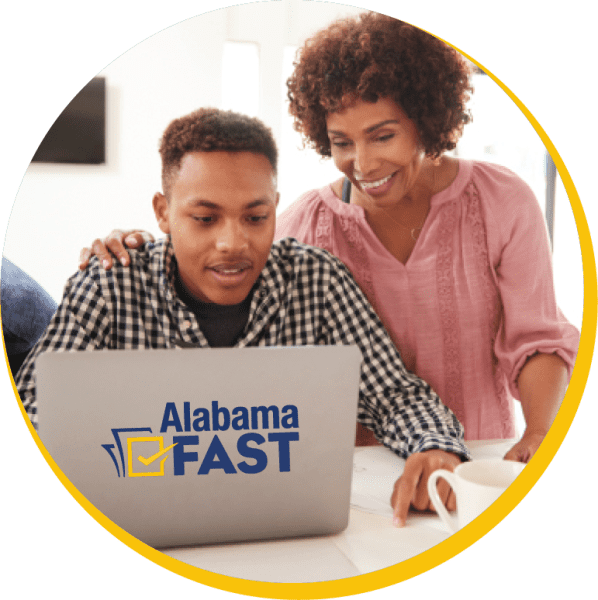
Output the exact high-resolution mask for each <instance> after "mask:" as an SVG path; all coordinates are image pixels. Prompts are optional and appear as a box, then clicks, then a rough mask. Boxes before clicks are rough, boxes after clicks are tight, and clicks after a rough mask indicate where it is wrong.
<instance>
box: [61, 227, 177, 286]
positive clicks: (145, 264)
mask: <svg viewBox="0 0 598 600" xmlns="http://www.w3.org/2000/svg"><path fill="white" fill-rule="evenodd" d="M171 250H172V246H171V245H170V244H169V242H168V240H167V239H161V240H158V241H157V242H146V243H145V244H143V245H142V246H140V247H139V248H137V249H135V250H133V249H131V250H129V256H130V257H131V260H130V263H129V265H128V266H126V267H125V266H123V265H121V264H120V263H119V262H118V261H117V260H113V264H112V268H111V269H110V270H106V269H104V267H103V266H102V265H101V263H100V260H99V259H98V257H97V256H94V257H92V258H91V260H90V261H89V265H88V267H87V268H86V269H85V270H83V271H78V272H77V273H75V274H74V275H72V276H71V277H70V278H69V280H68V281H67V284H66V289H67V290H68V289H70V290H74V289H82V288H83V289H89V288H90V286H97V287H98V288H99V289H103V288H106V287H109V288H113V287H114V285H115V284H116V282H125V281H131V280H133V279H139V278H140V277H141V278H144V279H145V278H147V277H156V276H158V275H160V274H161V272H162V270H163V269H164V263H165V258H166V257H167V256H168V255H170V254H171Z"/></svg>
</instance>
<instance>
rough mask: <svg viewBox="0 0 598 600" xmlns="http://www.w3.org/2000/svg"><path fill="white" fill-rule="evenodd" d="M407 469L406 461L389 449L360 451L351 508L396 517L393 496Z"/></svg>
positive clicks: (352, 490)
mask: <svg viewBox="0 0 598 600" xmlns="http://www.w3.org/2000/svg"><path fill="white" fill-rule="evenodd" d="M404 468H405V460H404V459H402V458H399V457H398V456H397V455H396V454H394V453H393V452H392V451H391V450H389V449H388V448H384V447H383V446H372V447H370V448H360V449H359V450H358V451H356V452H355V453H354V455H353V484H352V486H351V506H352V507H353V508H357V509H359V510H363V511H365V512H369V513H374V514H378V515H385V516H388V517H392V507H391V506H390V496H391V494H392V490H393V487H394V484H395V482H396V480H397V479H398V478H399V477H400V476H401V475H402V473H403V469H404Z"/></svg>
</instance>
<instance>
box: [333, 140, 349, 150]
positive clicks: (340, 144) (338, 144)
mask: <svg viewBox="0 0 598 600" xmlns="http://www.w3.org/2000/svg"><path fill="white" fill-rule="evenodd" d="M330 143H331V144H332V145H333V146H336V147H337V148H346V147H347V146H349V145H350V143H351V142H349V141H345V140H336V141H332V142H330Z"/></svg>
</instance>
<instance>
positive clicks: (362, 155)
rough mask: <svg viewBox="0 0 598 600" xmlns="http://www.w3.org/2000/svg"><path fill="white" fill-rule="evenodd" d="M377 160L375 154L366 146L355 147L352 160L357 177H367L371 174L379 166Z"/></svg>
mask: <svg viewBox="0 0 598 600" xmlns="http://www.w3.org/2000/svg"><path fill="white" fill-rule="evenodd" d="M379 162H380V161H379V160H378V158H377V157H376V155H375V152H373V150H372V149H371V148H369V147H367V146H366V145H362V146H359V145H358V146H356V147H355V156H354V158H353V169H354V171H355V172H356V174H357V175H360V176H361V177H367V176H368V175H369V174H370V173H373V172H374V171H375V170H376V169H377V168H378V166H379Z"/></svg>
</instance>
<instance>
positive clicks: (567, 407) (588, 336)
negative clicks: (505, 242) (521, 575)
mask: <svg viewBox="0 0 598 600" xmlns="http://www.w3.org/2000/svg"><path fill="white" fill-rule="evenodd" d="M428 33H429V32H428ZM430 35H434V34H430ZM435 37H438V36H435ZM438 39H442V38H438ZM442 41H444V42H445V43H446V44H448V45H449V46H451V47H453V48H455V50H457V51H458V52H459V53H461V54H462V55H463V56H465V57H467V58H468V59H469V60H470V61H471V62H472V63H474V64H475V65H477V66H478V67H479V68H480V69H482V70H483V71H484V72H485V73H486V74H487V75H488V76H489V77H491V78H492V79H493V80H494V82H495V83H496V84H497V85H499V86H500V87H501V88H502V89H503V91H504V92H505V93H506V94H507V95H508V96H509V97H510V98H511V100H512V101H513V102H514V103H515V104H516V105H517V106H518V107H519V109H520V110H521V112H522V113H523V114H524V115H525V116H526V118H527V119H528V121H529V122H530V123H531V124H532V126H533V128H534V129H535V130H536V132H537V133H538V135H539V136H540V138H541V139H542V141H543V143H544V145H545V146H546V149H547V150H548V152H549V153H550V156H551V157H552V159H553V161H554V163H555V165H556V167H557V169H558V171H559V175H560V177H561V180H562V182H563V184H564V186H565V190H566V191H567V194H568V197H569V201H570V203H571V208H572V209H573V214H574V216H575V222H576V225H577V231H578V235H579V241H580V245H581V254H582V263H583V274H584V304H583V324H582V329H581V338H580V344H579V352H578V356H577V360H576V363H575V368H574V369H573V374H572V377H571V381H570V383H569V387H568V390H567V393H566V395H565V398H564V400H563V403H562V405H561V408H560V410H559V412H558V415H557V417H556V419H555V421H554V423H553V425H552V427H551V428H550V431H549V432H548V435H547V436H546V438H545V439H544V442H543V443H542V445H541V446H540V448H539V450H538V451H537V452H536V454H535V455H534V457H533V458H532V460H531V461H530V463H529V464H528V465H527V467H526V468H525V470H524V471H523V473H522V474H521V475H520V476H519V477H518V479H517V480H516V481H515V483H514V484H513V485H511V486H510V487H509V489H508V490H507V491H506V492H505V493H504V494H503V495H502V496H501V497H500V498H499V499H498V500H497V501H496V502H495V503H494V504H493V505H492V506H491V507H490V508H489V509H488V510H486V511H485V512H484V513H483V514H482V515H481V516H480V517H478V518H477V519H476V520H475V521H474V522H472V523H470V524H469V525H468V526H467V527H465V528H463V529H462V530H460V531H459V532H457V533H455V534H454V535H452V536H451V537H449V538H448V539H447V540H445V541H444V542H441V543H440V544H438V545H437V546H434V547H432V548H430V549H429V550H426V551H425V552H423V553H421V554H419V555H417V556H414V557H412V558H410V559H408V560H405V561H403V562H401V563H398V564H396V565H394V566H391V567H387V568H385V569H381V570H380V571H375V572H372V573H366V574H363V575H358V576H356V577H351V578H349V579H339V580H333V581H324V582H317V583H268V582H258V581H249V580H245V579H238V578H236V577H229V576H227V575H220V574H217V573H212V572H210V571H205V570H203V569H200V568H198V567H194V566H191V565H189V564H186V563H183V562H181V561H179V560H177V559H174V558H171V557H169V556H167V555H165V554H163V553H162V552H160V551H158V550H155V549H154V548H151V547H150V546H147V545H146V544H144V543H143V542H140V541H139V540H138V539H137V538H135V537H133V536H132V535H131V534H129V533H127V532H126V531H125V530H124V529H122V528H120V527H119V526H118V525H116V524H115V523H114V522H112V521H111V520H110V519H108V518H107V517H106V516H105V515H104V514H102V513H101V512H100V511H99V510H98V509H97V508H96V507H95V506H93V504H91V502H89V500H87V498H85V497H84V496H83V495H82V494H81V493H80V492H79V491H78V490H77V488H75V486H74V485H73V484H72V483H71V482H70V481H69V480H68V478H67V477H66V476H65V475H64V473H63V472H62V471H61V470H60V468H59V467H58V465H57V464H56V463H55V462H54V460H53V458H52V457H51V456H50V454H49V453H48V451H47V450H46V448H45V446H44V445H43V443H42V442H41V440H40V438H39V436H38V434H37V432H36V431H35V429H34V428H33V426H32V425H31V422H30V420H29V418H28V417H27V414H26V413H25V410H24V409H23V405H22V403H21V401H20V398H19V394H18V392H17V389H16V387H15V384H14V380H13V379H12V375H11V382H12V387H13V390H14V393H15V397H16V399H17V402H18V405H19V407H20V410H21V413H22V415H23V418H24V419H25V421H26V423H27V426H28V427H29V431H30V432H31V435H32V437H33V439H34V441H35V443H36V444H37V446H38V448H39V449H40V451H41V453H42V454H43V456H44V458H45V459H46V461H47V462H48V464H49V465H50V467H51V468H52V470H53V471H54V473H55V474H56V476H57V477H58V479H59V480H60V481H61V482H62V484H63V485H64V486H65V488H66V489H67V490H68V491H69V492H70V493H71V495H72V496H73V497H74V498H75V500H77V502H79V504H80V505H81V506H82V507H83V508H84V509H85V510H86V511H87V512H88V513H89V514H90V515H91V516H92V517H93V518H94V519H95V520H96V521H97V522H98V523H100V525H102V526H103V527H104V528H106V529H107V530H108V531H109V532H110V533H112V534H113V535H114V536H115V537H116V538H118V539H119V540H120V541H122V542H123V543H125V544H126V545H127V546H129V547H130V548H132V549H133V550H135V551H136V552H138V553H139V554H141V555H143V556H145V557H146V558H148V559H149V560H151V561H153V562H155V563H156V564H158V565H160V566H162V567H164V568H166V569H168V570H170V571H172V572H173V573H176V574H178V575H181V576H183V577H186V578H188V579H190V580H193V581H197V582H199V583H202V584H204V585H208V586H211V587H214V588H218V589H221V590H224V591H229V592H235V593H238V594H243V595H248V596H259V597H264V598H289V599H292V598H306V599H311V598H333V597H341V596H350V595H353V594H360V593H364V592H369V591H373V590H377V589H380V588H383V587H386V586H390V585H394V584H396V583H400V582H401V581H405V580H407V579H410V578H412V577H415V576H417V575H420V574H421V573H424V572H426V571H428V570H429V569H432V568H434V567H436V566H438V565H440V564H441V563H443V562H445V561H447V560H449V559H450V558H452V557H453V556H456V555H457V554H459V552H461V551H463V550H465V549H466V548H468V547H469V546H470V545H472V544H473V543H475V542H476V541H477V540H479V539H480V538H481V537H483V536H484V535H485V534H486V533H488V532H489V531H490V530H491V529H492V528H493V527H494V526H496V525H497V524H498V523H499V522H500V521H501V520H502V519H504V518H505V517H506V516H507V515H508V514H509V513H510V512H511V510H513V508H515V506H517V504H519V502H520V501H521V500H522V499H523V498H524V497H525V495H526V494H527V493H528V492H529V491H530V490H531V488H532V487H533V486H534V484H535V483H536V482H537V481H538V479H539V478H540V476H541V475H542V473H543V472H544V471H545V469H546V468H547V467H548V465H549V463H550V461H551V460H552V459H553V457H554V456H555V454H556V452H557V450H558V449H559V447H560V445H561V443H562V441H563V440H564V438H565V435H566V434H567V431H568V430H569V427H570V426H571V423H572V421H573V417H574V416H575V413H576V412H577V408H578V407H579V403H580V401H581V397H582V395H583V391H584V388H585V386H586V382H587V379H588V375H589V372H590V366H591V362H592V354H593V351H594V343H595V338H596V318H597V308H598V292H597V282H596V264H595V258H594V250H593V246H592V240H591V236H590V230H589V227H588V223H587V220H586V217H585V213H584V210H583V207H582V204H581V201H580V198H579V194H578V193H577V190H576V189H575V186H574V184H573V180H572V179H571V176H570V175H569V171H568V170H567V168H566V167H565V163H564V162H563V160H562V159H561V157H560V155H559V153H558V152H557V150H556V148H555V147H554V144H553V143H552V142H551V140H550V138H549V137H548V135H547V134H546V132H545V131H544V130H543V129H542V127H541V126H540V124H539V123H538V121H537V120H536V119H535V117H534V116H533V115H532V114H531V112H530V111H529V110H528V109H527V107H526V106H525V105H524V104H523V103H522V102H521V100H519V98H517V96H515V94H513V92H512V91H511V90H510V89H509V88H507V86H506V85H505V84H504V83H502V82H501V81H500V80H499V79H498V78H497V77H496V76H495V75H494V74H492V73H491V72H490V71H488V69H486V68H485V67H483V66H482V65H480V63H478V62H477V61H476V60H474V59H473V58H471V57H470V56H468V55H467V54H466V53H465V52H463V51H461V50H459V48H457V47H456V46H454V45H453V44H450V43H449V42H446V40H442ZM5 358H6V350H5ZM6 363H7V366H8V359H7V358H6ZM8 370H9V373H10V367H8Z"/></svg>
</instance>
